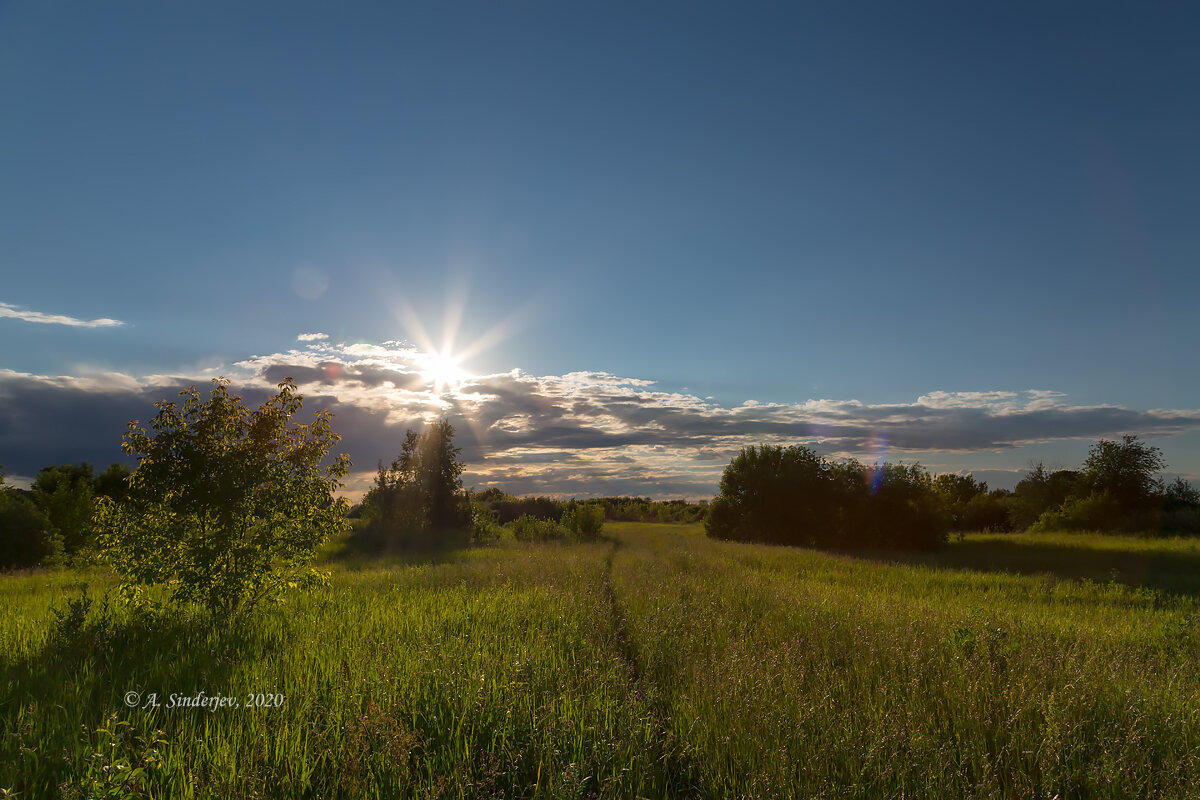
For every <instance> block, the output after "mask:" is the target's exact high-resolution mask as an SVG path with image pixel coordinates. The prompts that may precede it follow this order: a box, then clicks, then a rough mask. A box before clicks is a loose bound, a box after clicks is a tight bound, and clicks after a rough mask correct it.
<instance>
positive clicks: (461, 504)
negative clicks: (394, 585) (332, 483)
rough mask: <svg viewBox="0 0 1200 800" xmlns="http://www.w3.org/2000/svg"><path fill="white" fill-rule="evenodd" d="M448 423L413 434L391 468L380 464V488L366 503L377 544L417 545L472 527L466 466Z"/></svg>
mask: <svg viewBox="0 0 1200 800" xmlns="http://www.w3.org/2000/svg"><path fill="white" fill-rule="evenodd" d="M460 452H461V450H460V448H457V447H455V446H454V426H453V425H451V424H450V423H449V422H448V421H446V420H440V421H439V422H436V423H434V424H433V425H431V426H430V427H429V428H428V429H427V430H425V431H424V432H421V433H418V432H417V431H413V430H409V431H407V433H406V434H405V437H404V444H403V445H402V446H401V449H400V455H398V456H397V457H396V458H395V459H393V461H392V463H391V466H390V467H387V468H385V467H384V466H383V463H382V462H380V464H379V472H378V474H377V475H376V477H375V486H373V487H372V488H371V490H370V491H369V492H367V496H366V498H364V500H363V505H364V510H363V517H364V519H366V520H367V524H368V529H369V530H370V531H371V536H372V538H375V539H377V540H381V541H382V540H386V541H391V542H394V543H415V542H417V541H420V540H425V539H427V534H429V533H431V532H432V533H441V532H445V531H449V530H454V529H458V528H463V527H465V526H466V525H467V524H468V523H469V521H470V512H469V507H468V501H467V498H466V495H465V494H464V493H463V491H462V473H463V469H464V464H463V463H462V462H461V461H460V460H459V457H458V456H459V453H460Z"/></svg>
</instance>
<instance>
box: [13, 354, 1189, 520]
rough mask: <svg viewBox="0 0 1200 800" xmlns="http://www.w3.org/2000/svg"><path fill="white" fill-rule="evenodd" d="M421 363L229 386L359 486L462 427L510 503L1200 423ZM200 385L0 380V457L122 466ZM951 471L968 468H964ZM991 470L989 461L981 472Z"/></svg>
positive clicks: (958, 397)
mask: <svg viewBox="0 0 1200 800" xmlns="http://www.w3.org/2000/svg"><path fill="white" fill-rule="evenodd" d="M426 360H427V357H426V355H425V354H423V353H420V352H418V351H417V350H415V349H413V348H411V347H405V346H403V345H400V344H399V343H395V342H389V343H384V344H382V345H365V344H354V345H341V344H332V343H329V342H327V341H323V340H315V339H314V340H311V343H310V344H308V345H307V346H306V347H305V349H304V350H289V351H287V352H284V353H275V354H270V355H266V356H253V357H251V358H248V359H246V360H244V361H240V362H236V363H235V364H232V365H229V367H228V368H227V369H225V370H223V371H222V374H224V375H226V376H227V377H229V378H230V379H231V380H232V381H233V383H234V386H235V388H237V390H238V391H239V392H240V393H241V394H242V395H243V397H244V399H245V400H246V402H247V403H248V404H250V403H253V404H257V403H261V402H262V399H263V398H265V397H267V396H268V395H269V394H270V393H272V392H273V391H274V387H275V385H276V384H278V383H279V382H280V381H282V380H283V379H284V378H293V379H294V380H295V381H296V382H297V383H298V384H299V386H300V387H301V390H302V392H303V393H304V394H305V403H304V407H305V413H306V415H307V414H308V413H309V412H312V411H315V410H319V409H328V410H329V411H331V412H333V413H334V414H335V423H334V428H335V430H336V431H337V432H338V433H340V434H341V435H342V437H343V439H342V442H341V450H342V451H345V452H348V453H350V455H351V457H352V458H353V460H354V462H355V465H356V466H355V470H356V473H355V475H354V476H353V477H352V479H351V481H350V486H351V488H353V489H356V490H362V489H365V488H367V486H368V485H369V482H370V478H371V475H372V473H373V470H374V466H375V465H376V463H377V462H379V461H381V460H382V461H384V462H387V461H390V460H391V459H392V458H393V457H395V455H396V453H397V452H398V451H399V449H400V443H401V441H402V440H403V436H404V432H405V430H406V429H408V428H410V427H420V426H422V425H424V424H426V423H428V422H430V421H432V420H435V419H437V418H439V417H445V418H447V419H449V421H450V422H451V423H452V424H453V425H454V426H455V429H456V436H455V442H456V444H457V445H459V446H460V447H461V448H462V455H463V458H464V461H465V462H466V464H467V465H468V469H467V473H466V474H465V476H464V479H465V481H466V483H467V485H469V486H470V485H474V486H477V487H479V488H485V487H487V486H499V487H500V488H503V489H506V490H508V491H513V492H517V493H546V494H577V495H584V494H642V495H646V494H648V495H653V496H660V497H671V496H675V497H680V496H682V497H700V496H709V495H711V494H713V493H714V492H715V490H716V484H717V481H718V480H719V478H720V474H721V471H722V469H723V468H724V465H725V464H726V463H728V461H729V459H730V458H731V457H732V456H733V455H735V454H736V453H737V452H738V450H740V449H741V448H742V447H744V446H746V445H749V444H756V443H762V442H769V443H775V444H805V445H809V446H811V447H814V448H815V449H817V450H818V452H821V453H823V454H826V455H829V456H831V457H858V458H861V459H863V460H867V461H873V460H875V459H876V458H885V459H891V460H898V459H902V458H903V459H907V460H916V459H918V458H919V459H921V460H929V458H928V456H929V454H932V453H942V454H945V453H955V454H969V453H996V452H1003V451H1012V450H1015V449H1017V448H1020V447H1023V446H1026V445H1030V444H1034V443H1041V442H1052V441H1056V440H1067V439H1087V440H1095V439H1098V438H1113V437H1116V436H1119V435H1120V434H1123V433H1138V434H1141V435H1143V436H1146V437H1162V436H1170V435H1174V434H1178V433H1183V432H1185V431H1193V430H1197V429H1200V410H1191V409H1152V410H1138V409H1130V408H1125V407H1122V406H1115V405H1084V404H1072V403H1070V402H1069V400H1068V398H1066V397H1065V396H1064V395H1062V394H1061V393H1057V392H1052V391H1047V390H999V391H992V390H989V391H976V392H948V391H942V390H936V391H929V392H926V393H925V394H923V395H921V396H919V397H917V398H916V399H915V400H913V401H911V402H901V403H889V404H865V403H862V402H860V401H857V400H854V399H842V400H839V399H809V400H805V401H802V402H797V403H761V402H753V401H747V402H745V403H742V404H739V405H721V404H719V403H716V402H714V401H713V400H712V399H711V398H701V397H698V396H696V395H692V394H689V393H686V392H665V391H660V390H657V389H656V388H655V385H654V382H653V381H651V380H646V379H635V378H627V377H622V376H617V375H611V374H608V373H603V372H572V373H568V374H565V375H557V376H555V375H544V376H536V375H530V374H528V373H525V372H522V371H520V370H513V371H511V372H506V373H497V374H492V375H480V376H472V377H469V378H468V379H466V380H464V381H463V382H462V383H461V384H459V385H457V386H454V387H451V388H446V389H444V390H442V391H438V392H435V390H434V389H435V387H434V385H433V384H432V379H431V378H430V377H428V375H427V374H425V373H424V372H422V366H423V365H424V364H425V363H426ZM209 377H211V376H210V375H203V376H186V377H185V376H149V377H138V376H132V375H123V374H119V373H103V374H97V375H90V376H41V375H31V374H28V373H17V372H12V371H5V370H0V453H3V454H4V459H5V460H6V466H7V467H8V469H9V470H10V472H13V473H19V474H34V473H36V471H37V469H38V468H39V467H41V466H44V465H46V464H50V463H61V462H64V461H73V462H77V461H79V460H81V459H87V460H89V461H92V462H93V463H95V464H98V465H104V464H107V463H108V462H110V461H114V460H119V459H120V458H121V457H122V456H121V454H120V452H119V444H120V438H121V434H122V432H123V431H124V430H125V424H126V423H127V421H128V420H130V419H142V420H143V421H144V420H146V419H148V418H149V417H150V416H152V415H153V413H154V408H153V403H154V401H156V400H159V399H162V398H172V397H173V396H174V394H175V393H177V392H178V391H179V390H180V389H182V388H184V387H186V386H188V385H189V384H192V383H196V384H202V383H204V382H206V381H207V379H208V378H209ZM959 460H960V461H961V459H959ZM988 460H989V461H992V460H994V459H992V458H990V457H989V459H988Z"/></svg>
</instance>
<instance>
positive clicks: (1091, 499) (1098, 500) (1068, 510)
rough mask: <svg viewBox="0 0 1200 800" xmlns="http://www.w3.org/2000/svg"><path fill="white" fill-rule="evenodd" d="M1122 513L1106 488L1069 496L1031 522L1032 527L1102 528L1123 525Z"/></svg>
mask: <svg viewBox="0 0 1200 800" xmlns="http://www.w3.org/2000/svg"><path fill="white" fill-rule="evenodd" d="M1125 517H1126V515H1125V513H1124V512H1123V510H1122V508H1121V504H1120V502H1118V501H1117V499H1116V498H1115V497H1113V496H1112V495H1111V494H1109V493H1108V492H1097V493H1092V494H1089V495H1088V496H1086V497H1069V498H1067V501H1066V502H1065V503H1063V504H1062V506H1060V507H1059V508H1057V509H1054V510H1051V511H1046V512H1045V513H1043V514H1042V515H1041V516H1040V517H1038V518H1037V521H1036V522H1034V523H1033V525H1031V526H1030V528H1029V530H1031V531H1043V532H1049V531H1104V530H1115V529H1117V528H1120V527H1122V526H1123V523H1124V522H1125Z"/></svg>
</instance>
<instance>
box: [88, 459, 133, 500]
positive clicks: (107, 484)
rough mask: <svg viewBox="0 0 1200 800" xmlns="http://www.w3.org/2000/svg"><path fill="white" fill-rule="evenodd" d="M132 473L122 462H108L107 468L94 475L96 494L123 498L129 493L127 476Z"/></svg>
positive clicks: (114, 498)
mask: <svg viewBox="0 0 1200 800" xmlns="http://www.w3.org/2000/svg"><path fill="white" fill-rule="evenodd" d="M131 474H132V473H131V472H130V471H129V467H127V466H125V465H124V464H109V465H108V469H106V470H104V472H101V473H100V474H99V475H97V476H96V480H95V482H94V484H95V487H96V495H97V496H101V495H103V496H104V497H111V498H112V499H113V500H124V499H125V498H126V497H127V496H128V495H129V476H130V475H131Z"/></svg>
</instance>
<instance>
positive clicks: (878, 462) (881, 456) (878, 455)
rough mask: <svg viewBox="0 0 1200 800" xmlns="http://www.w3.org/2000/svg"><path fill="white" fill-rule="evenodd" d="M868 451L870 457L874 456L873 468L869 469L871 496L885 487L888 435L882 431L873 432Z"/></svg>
mask: <svg viewBox="0 0 1200 800" xmlns="http://www.w3.org/2000/svg"><path fill="white" fill-rule="evenodd" d="M866 451H867V454H868V457H872V456H873V458H872V464H873V466H870V467H868V468H867V475H866V481H867V490H868V491H869V492H870V493H871V494H875V493H876V492H878V491H879V487H880V486H881V485H883V476H884V464H885V463H886V462H887V434H885V433H883V432H882V431H871V435H870V436H869V437H868V438H867V446H866Z"/></svg>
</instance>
